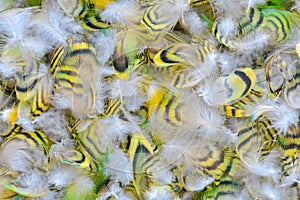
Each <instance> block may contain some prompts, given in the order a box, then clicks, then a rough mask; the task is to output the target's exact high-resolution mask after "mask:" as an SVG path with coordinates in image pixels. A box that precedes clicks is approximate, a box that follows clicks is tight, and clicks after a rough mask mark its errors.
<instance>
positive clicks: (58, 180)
mask: <svg viewBox="0 0 300 200" xmlns="http://www.w3.org/2000/svg"><path fill="white" fill-rule="evenodd" d="M78 176H80V173H79V171H78V170H76V168H74V167H72V166H70V165H64V164H57V165H51V170H50V171H49V174H48V184H50V185H53V186H55V187H57V188H58V189H62V188H64V187H66V186H68V185H70V184H71V183H72V181H74V180H75V179H76V178H77V177H78Z"/></svg>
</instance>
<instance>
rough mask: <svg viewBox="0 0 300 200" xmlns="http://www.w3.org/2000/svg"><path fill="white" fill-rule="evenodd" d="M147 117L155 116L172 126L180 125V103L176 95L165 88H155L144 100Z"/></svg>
mask: <svg viewBox="0 0 300 200" xmlns="http://www.w3.org/2000/svg"><path fill="white" fill-rule="evenodd" d="M146 107H147V108H148V119H150V120H151V119H153V117H157V118H158V120H160V121H161V122H166V123H167V124H171V125H174V126H181V125H182V113H181V104H180V101H179V99H178V97H177V96H176V95H175V94H172V93H171V92H170V91H168V90H167V89H164V88H161V89H156V90H155V91H154V93H153V95H152V96H151V98H150V99H149V100H148V101H147V102H146Z"/></svg>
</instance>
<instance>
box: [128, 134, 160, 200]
mask: <svg viewBox="0 0 300 200" xmlns="http://www.w3.org/2000/svg"><path fill="white" fill-rule="evenodd" d="M128 153H129V158H130V163H131V165H132V169H133V186H134V188H135V191H136V193H137V195H138V196H139V198H141V199H143V194H144V193H145V191H146V190H147V189H148V188H149V184H150V182H151V170H153V167H154V165H155V163H156V159H155V156H154V152H153V148H152V146H151V144H150V143H149V142H148V141H147V139H146V138H145V137H144V136H143V135H142V134H134V135H132V137H131V139H130V146H129V151H128Z"/></svg>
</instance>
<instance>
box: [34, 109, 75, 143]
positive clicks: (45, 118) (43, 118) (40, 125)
mask: <svg viewBox="0 0 300 200" xmlns="http://www.w3.org/2000/svg"><path fill="white" fill-rule="evenodd" d="M62 115H63V113H61V112H59V111H56V110H54V109H52V108H50V110H49V111H47V112H46V113H43V114H41V115H40V116H38V117H36V118H35V119H34V121H33V123H34V127H35V128H36V129H39V130H42V131H43V132H44V133H45V134H46V135H47V136H48V137H49V139H50V140H51V141H53V142H58V141H61V140H62V139H64V138H69V137H70V135H69V132H68V129H67V122H66V120H65V118H64V117H61V116H62Z"/></svg>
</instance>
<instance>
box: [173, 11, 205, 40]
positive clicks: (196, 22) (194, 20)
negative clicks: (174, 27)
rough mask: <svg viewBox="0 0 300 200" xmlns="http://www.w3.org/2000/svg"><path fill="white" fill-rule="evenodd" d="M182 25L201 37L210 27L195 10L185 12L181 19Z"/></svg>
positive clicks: (189, 31)
mask: <svg viewBox="0 0 300 200" xmlns="http://www.w3.org/2000/svg"><path fill="white" fill-rule="evenodd" d="M179 22H180V24H181V26H182V27H183V28H184V29H185V30H187V32H188V33H190V35H191V36H192V37H193V36H195V37H200V36H201V35H203V34H204V32H205V30H206V29H207V27H208V24H207V23H206V22H204V21H203V20H201V19H200V17H199V16H198V14H197V13H196V12H193V11H189V12H187V13H185V15H184V16H183V17H182V18H181V19H180V21H179Z"/></svg>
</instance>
